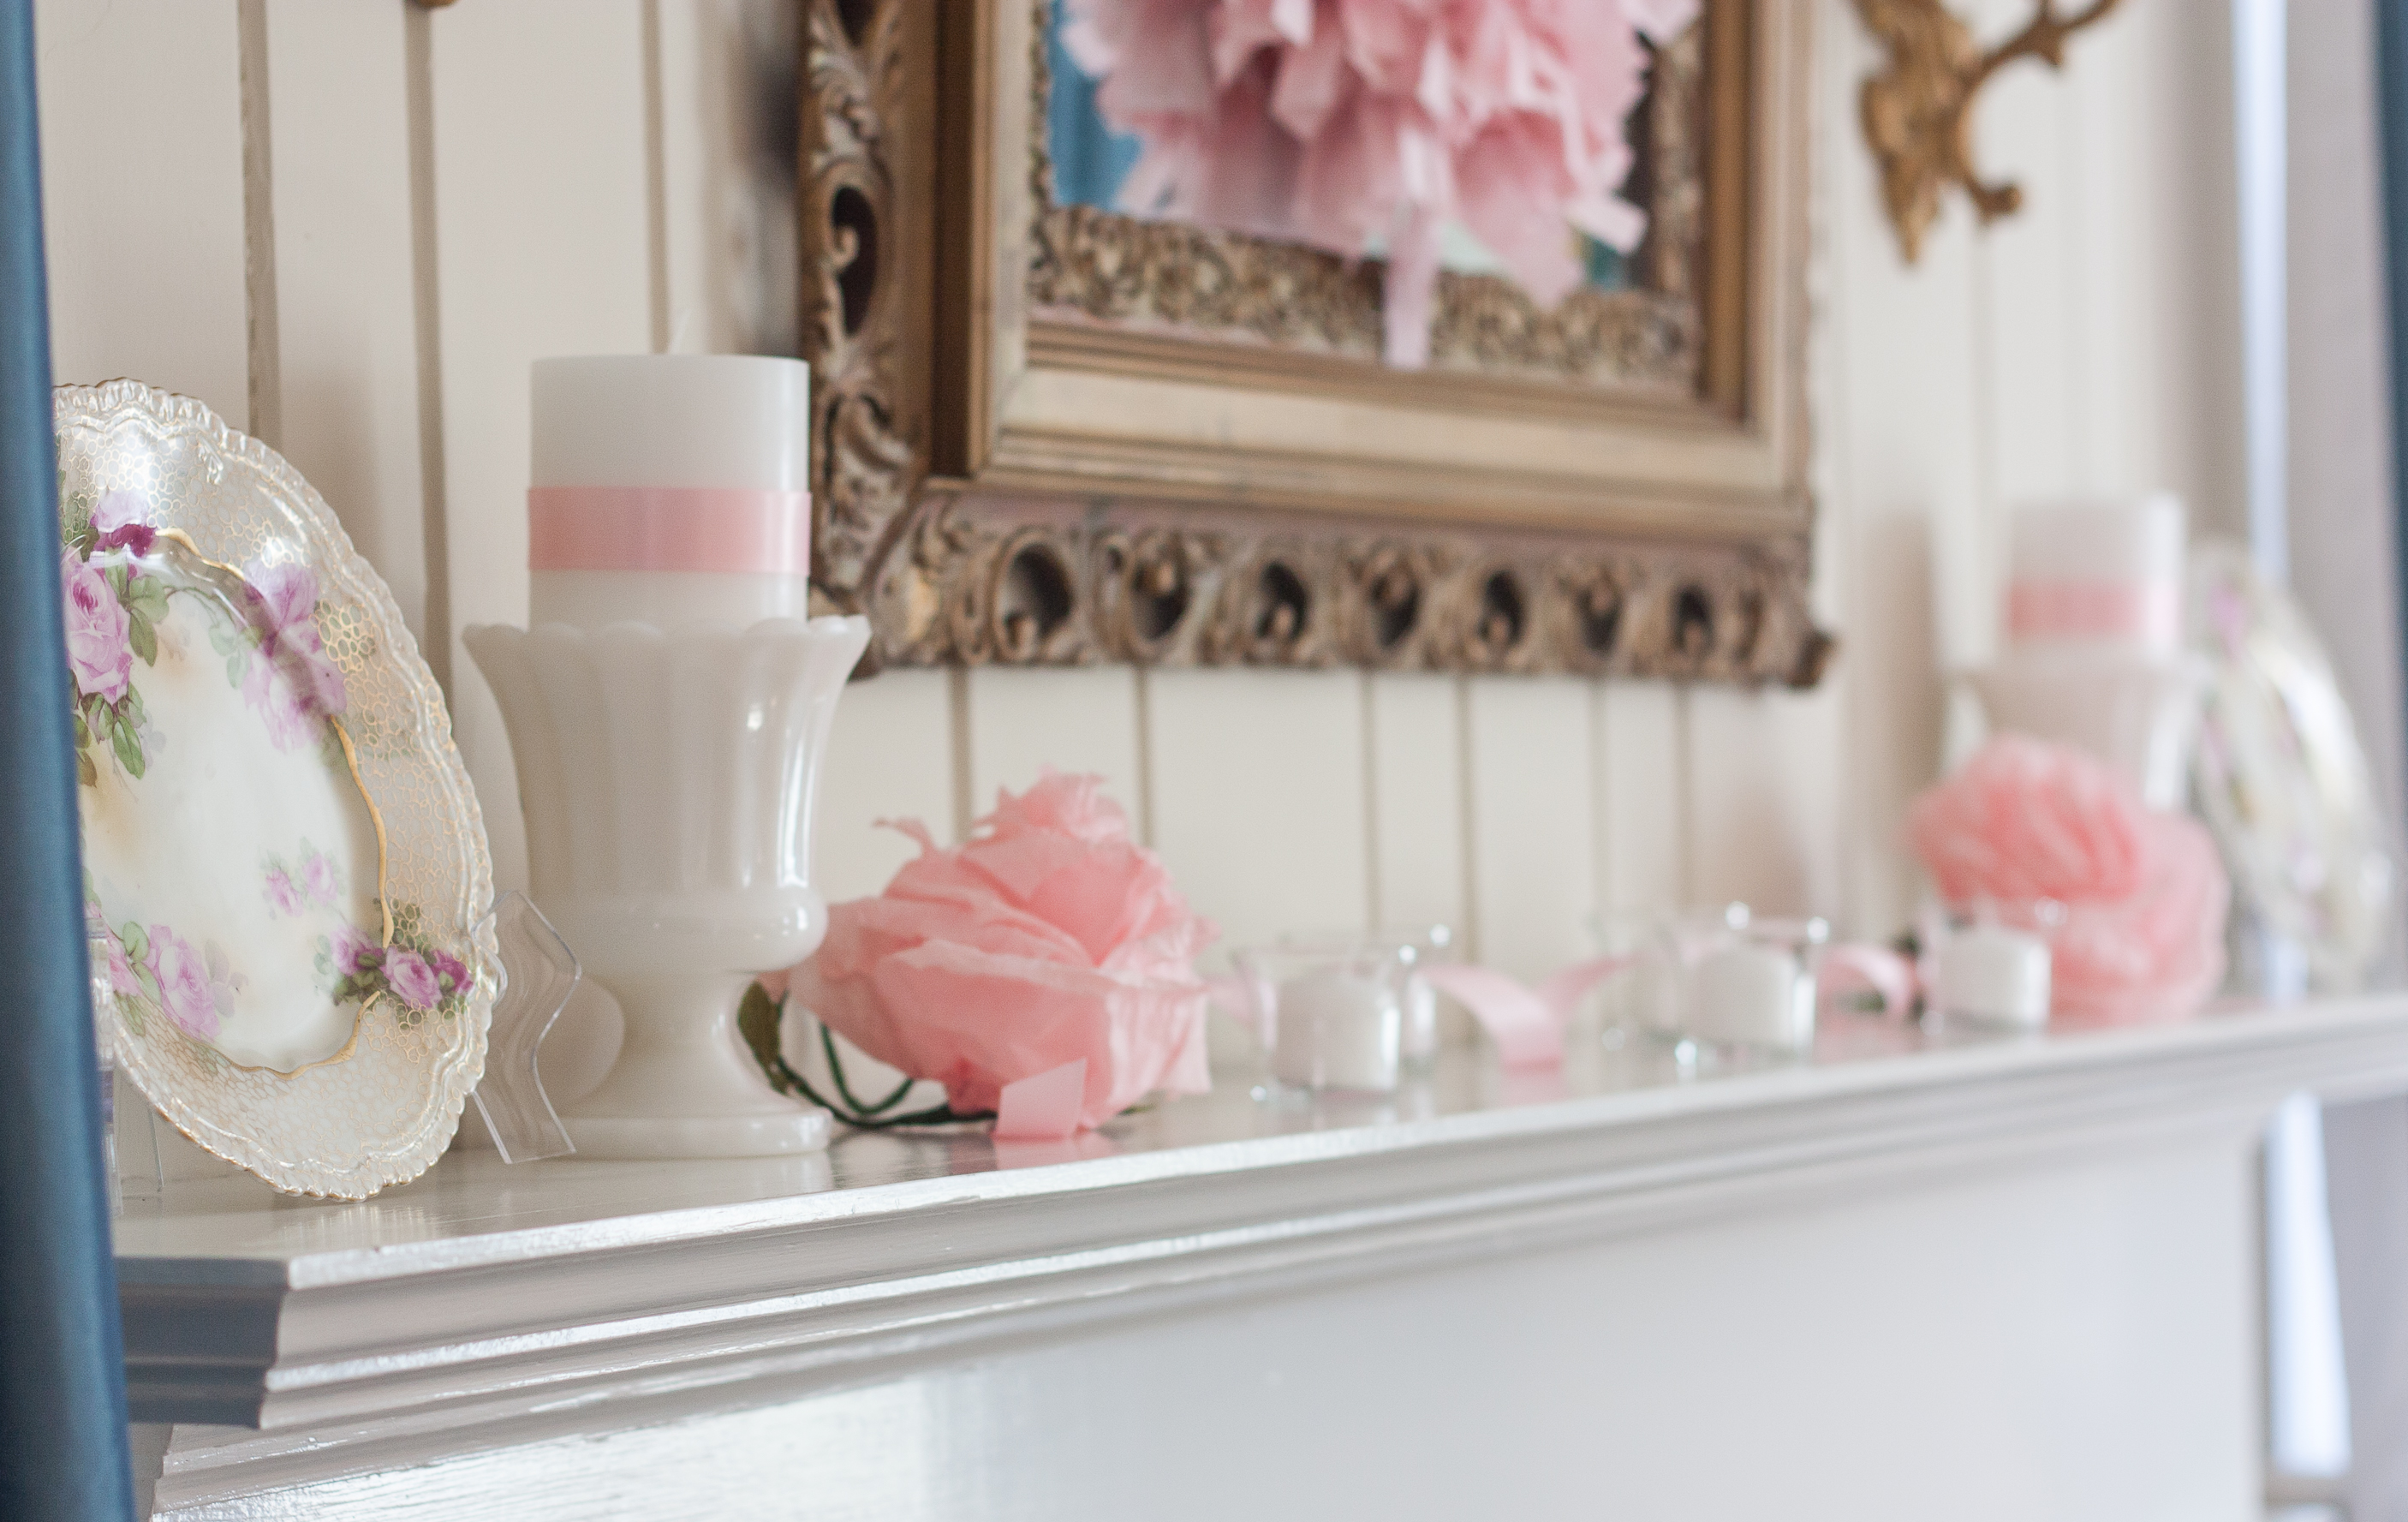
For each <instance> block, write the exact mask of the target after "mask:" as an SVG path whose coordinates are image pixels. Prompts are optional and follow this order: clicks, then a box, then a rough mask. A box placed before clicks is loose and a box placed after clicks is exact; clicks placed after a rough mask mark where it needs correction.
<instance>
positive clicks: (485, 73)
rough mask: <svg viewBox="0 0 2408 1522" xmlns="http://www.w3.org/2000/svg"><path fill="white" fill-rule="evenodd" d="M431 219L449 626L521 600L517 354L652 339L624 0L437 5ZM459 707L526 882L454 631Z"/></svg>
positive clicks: (499, 749) (504, 787) (485, 792)
mask: <svg viewBox="0 0 2408 1522" xmlns="http://www.w3.org/2000/svg"><path fill="white" fill-rule="evenodd" d="M428 24H429V27H430V31H431V52H432V57H431V67H432V72H433V105H434V148H433V151H434V170H435V189H436V223H437V225H436V238H437V266H438V283H439V286H440V292H441V306H442V321H441V327H442V334H441V338H442V353H443V358H442V364H443V428H444V438H445V450H446V459H445V467H446V481H445V493H444V497H445V518H446V525H447V529H448V533H449V544H448V558H449V561H450V566H449V574H450V580H451V586H450V595H451V611H452V621H453V625H454V632H455V634H456V630H457V628H458V627H461V626H465V625H471V624H481V623H519V622H523V620H524V618H525V617H526V610H527V602H526V598H527V578H526V509H525V502H526V485H527V366H528V365H529V364H530V363H531V362H532V361H534V360H536V359H538V358H540V357H543V356H545V355H550V354H579V353H638V352H643V351H644V350H646V349H647V348H648V347H649V346H650V339H651V316H650V313H651V294H652V286H651V274H650V270H649V269H648V267H647V259H646V251H647V250H648V248H649V247H650V239H649V236H648V226H649V199H648V195H649V193H648V190H647V186H646V178H645V164H646V147H645V142H644V114H645V113H644V66H643V59H644V36H643V27H642V17H641V12H640V8H639V7H638V3H637V0H513V3H511V4H509V5H501V6H473V5H472V6H455V7H449V8H447V9H444V10H442V11H439V12H436V13H434V14H433V15H432V16H431V17H430V19H429V23H428ZM452 725H453V729H454V732H455V733H456V734H457V735H458V737H459V740H460V750H461V754H462V755H463V756H464V757H466V760H467V763H468V769H469V773H470V775H471V776H472V777H473V778H474V779H475V781H476V783H477V793H478V797H479V798H480V800H481V801H482V803H483V804H484V809H485V822H486V826H487V827H488V829H489V830H490V831H491V833H492V835H493V838H494V866H495V879H496V881H497V883H499V885H501V886H505V887H508V886H511V885H515V884H518V883H523V882H524V881H525V873H526V868H525V847H524V842H523V838H522V835H521V826H520V823H519V811H518V790H517V785H516V782H515V780H514V779H513V777H512V776H511V773H510V768H509V742H508V739H507V737H506V735H505V734H504V732H503V729H502V724H501V714H500V711H498V710H497V709H496V708H495V705H494V700H493V696H492V694H491V693H490V692H489V691H488V690H487V688H486V686H485V683H484V679H483V678H482V677H481V676H480V675H479V674H478V673H477V671H476V668H475V665H474V663H473V662H471V661H470V660H468V659H467V656H466V653H465V652H463V651H459V650H458V649H456V647H455V649H454V652H453V659H452Z"/></svg>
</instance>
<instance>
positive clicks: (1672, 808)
mask: <svg viewBox="0 0 2408 1522" xmlns="http://www.w3.org/2000/svg"><path fill="white" fill-rule="evenodd" d="M1592 696H1593V699H1594V725H1595V731H1596V733H1595V737H1594V739H1592V740H1591V745H1592V747H1593V754H1595V756H1596V758H1597V805H1596V822H1597V861H1598V869H1597V900H1598V907H1599V908H1600V909H1602V910H1604V911H1606V912H1610V913H1613V914H1615V915H1618V916H1630V915H1642V916H1643V915H1655V914H1661V913H1663V912H1667V911H1670V910H1678V909H1684V908H1687V907H1690V906H1691V905H1693V904H1695V903H1697V902H1698V901H1699V900H1698V898H1697V897H1696V896H1695V894H1694V893H1693V892H1692V891H1691V888H1690V885H1689V860H1688V850H1689V846H1688V823H1689V799H1688V791H1689V778H1688V774H1687V768H1686V767H1685V765H1684V760H1683V755H1682V752H1683V749H1684V737H1683V720H1682V713H1681V709H1682V696H1683V695H1682V693H1681V690H1680V689H1679V688H1677V687H1674V686H1672V685H1671V684H1670V683H1669V682H1599V683H1598V684H1597V686H1596V687H1595V688H1594V689H1593V690H1592Z"/></svg>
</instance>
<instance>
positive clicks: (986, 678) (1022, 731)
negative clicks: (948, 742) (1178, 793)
mask: <svg viewBox="0 0 2408 1522" xmlns="http://www.w3.org/2000/svg"><path fill="white" fill-rule="evenodd" d="M1137 683H1138V676H1137V673H1136V671H1134V670H1133V669H1131V668H1128V667H1125V666H1100V667H1080V668H1069V669H1063V670H1009V669H1004V668H996V667H986V668H980V669H978V670H974V671H971V672H969V673H968V704H967V705H966V714H967V728H968V736H967V739H968V745H967V747H966V750H967V753H968V772H969V774H968V804H969V811H970V815H971V817H972V818H976V817H977V816H978V815H980V814H982V813H984V812H986V811H988V810H989V809H992V808H994V807H995V795H996V789H998V788H1010V789H1011V791H1013V792H1015V793H1017V792H1020V791H1021V790H1023V789H1024V788H1025V787H1027V786H1028V784H1029V783H1033V782H1035V781H1036V780H1037V775H1038V773H1039V770H1040V769H1042V768H1046V767H1052V768H1054V770H1056V771H1070V772H1082V771H1083V772H1094V773H1096V774H1097V775H1098V776H1100V777H1102V778H1103V779H1104V787H1105V790H1106V791H1107V792H1108V793H1110V794H1111V797H1112V800H1113V801H1114V802H1116V803H1118V804H1119V805H1120V806H1121V808H1122V809H1124V810H1125V811H1127V813H1128V816H1129V827H1130V829H1131V831H1132V832H1137V831H1139V830H1140V829H1141V828H1142V815H1143V796H1142V792H1141V787H1142V779H1141V777H1140V772H1139V769H1138V767H1139V761H1138V732H1137V726H1138V712H1137V710H1138V704H1137ZM965 824H967V821H966V822H965Z"/></svg>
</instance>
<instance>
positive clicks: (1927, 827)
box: [1908, 735, 2230, 1021]
mask: <svg viewBox="0 0 2408 1522" xmlns="http://www.w3.org/2000/svg"><path fill="white" fill-rule="evenodd" d="M1908 827H1909V830H1910V832H1911V833H1912V835H1913V836H1914V848H1915V853H1916V854H1918V855H1919V856H1921V857H1922V858H1923V864H1924V866H1925V868H1926V869H1928V870H1929V871H1930V873H1931V877H1932V881H1933V883H1935V884H1936V885H1937V886H1938V888H1939V890H1940V895H1941V897H1942V898H1944V899H1946V900H1948V901H1949V902H1950V903H1952V904H1957V905H1973V904H1980V903H1985V902H1986V903H1988V904H1991V905H1993V906H1995V908H1996V910H1997V912H1998V913H1999V916H2000V918H2001V919H2002V920H2004V921H2005V922H2007V923H2009V924H2014V925H2019V926H2023V927H2025V928H2027V929H2031V930H2035V931H2037V932H2039V933H2041V934H2042V935H2045V936H2046V937H2047V938H2048V940H2049V942H2050V950H2051V952H2052V953H2053V955H2054V957H2055V966H2054V968H2053V969H2052V973H2051V985H2052V987H2053V989H2054V997H2053V1006H2054V1011H2055V1012H2056V1013H2058V1014H2061V1015H2066V1016H2070V1017H2071V1018H2074V1019H2081V1020H2095V1021H2134V1020H2147V1019H2157V1018H2171V1017H2175V1016H2179V1015H2183V1014H2186V1013H2188V1012H2191V1011H2192V1010H2195V1009H2197V1008H2198V1007H2199V1005H2200V1003H2201V1002H2202V1001H2203V1000H2205V999H2206V998H2207V997H2208V996H2209V995H2210V994H2211V993H2213V992H2214V990H2215V987H2216V985H2217V984H2219V983H2220V982H2221V981H2222V980H2223V977H2224V917H2225V913H2226V910H2227V907H2228V905H2229V900H2230V887H2229V883H2228V882H2227V881H2226V878H2225V875H2224V866H2223V863H2222V861H2221V860H2220V859H2219V858H2218V857H2217V855H2216V852H2215V844H2214V840H2211V839H2210V838H2209V836H2208V833H2207V831H2206V830H2205V829H2204V828H2203V827H2202V826H2200V824H2199V822H2198V821H2197V820H2194V819H2191V818H2188V817H2186V816H2185V815H2181V814H2171V813H2161V812H2157V811H2152V810H2150V809H2149V808H2148V807H2147V806H2146V805H2145V804H2143V802H2142V801H2141V797H2140V795H2139V794H2138V793H2136V792H2135V791H2133V789H2132V787H2131V784H2130V783H2127V782H2126V781H2125V780H2124V779H2123V778H2122V777H2121V776H2120V775H2119V774H2117V773H2116V772H2115V771H2114V769H2113V768H2110V767H2108V766H2107V765H2106V764H2105V763H2103V762H2101V761H2099V760H2097V759H2095V758H2093V757H2091V756H2090V755H2088V754H2085V753H2083V752H2081V751H2077V750H2073V749H2071V748H2070V747H2068V746H2063V745H2054V744H2050V743H2047V742H2045V741H2042V740H2037V739H2028V738H2027V737H2025V736H2021V735H2001V736H2000V737H1998V738H1997V739H1993V740H1991V741H1990V742H1989V743H1988V744H1987V745H1985V746H1984V747H1983V748H1982V750H1981V752H1980V753H1979V754H1976V755H1975V756H1974V757H1973V758H1972V760H1971V761H1969V762H1967V763H1966V764H1965V766H1964V767H1963V768H1961V769H1959V770H1958V771H1957V774H1956V775H1955V776H1954V777H1951V778H1949V779H1948V780H1947V781H1946V782H1944V783H1940V784H1939V785H1938V786H1936V787H1933V788H1931V789H1929V790H1928V791H1927V792H1926V793H1925V794H1924V795H1923V796H1922V797H1919V798H1917V799H1916V800H1915V803H1914V810H1913V811H1912V812H1911V813H1910V815H1909V819H1908ZM2044 900H2045V901H2054V902H2055V903H2057V904H2058V905H2061V906H2062V907H2063V911H2064V919H2063V922H2062V923H2061V924H2057V925H2054V926H2052V925H2050V924H2048V923H2046V919H2047V918H2049V917H2051V916H2045V915H2044V914H2043V912H2042V909H2043V905H2042V901H2044Z"/></svg>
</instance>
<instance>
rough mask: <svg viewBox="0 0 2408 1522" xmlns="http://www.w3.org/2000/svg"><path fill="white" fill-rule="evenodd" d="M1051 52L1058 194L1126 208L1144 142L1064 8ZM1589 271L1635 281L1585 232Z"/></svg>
mask: <svg viewBox="0 0 2408 1522" xmlns="http://www.w3.org/2000/svg"><path fill="white" fill-rule="evenodd" d="M1047 54H1048V56H1049V58H1050V59H1051V60H1052V67H1053V71H1054V92H1053V96H1052V98H1051V99H1050V100H1048V101H1047V102H1046V109H1045V139H1046V146H1047V148H1048V150H1049V151H1051V152H1052V154H1053V156H1054V199H1055V200H1056V201H1057V202H1059V203H1060V204H1062V205H1064V206H1091V207H1096V208H1099V209H1101V210H1105V211H1116V210H1119V209H1121V207H1120V205H1119V199H1118V198H1119V195H1120V189H1121V181H1123V180H1125V179H1127V178H1128V173H1129V170H1130V169H1131V168H1133V167H1135V165H1136V164H1137V161H1138V154H1139V153H1140V151H1141V150H1142V147H1143V145H1142V144H1140V142H1139V141H1138V139H1137V137H1136V136H1135V135H1133V134H1130V133H1121V132H1114V131H1112V130H1111V128H1110V127H1108V126H1106V125H1104V119H1103V116H1102V115H1101V113H1099V112H1098V111H1097V108H1096V81H1095V80H1094V79H1090V78H1088V77H1087V75H1086V74H1085V73H1083V72H1082V71H1081V69H1080V67H1079V65H1078V64H1077V62H1076V61H1075V60H1073V59H1072V58H1071V57H1070V50H1068V48H1065V47H1063V46H1062V27H1061V22H1060V19H1059V12H1058V10H1057V12H1056V19H1055V22H1054V30H1053V35H1052V36H1050V37H1049V38H1048V39H1047ZM1575 236H1577V237H1579V238H1580V243H1581V255H1582V259H1583V261H1584V265H1585V267H1586V269H1587V271H1588V283H1589V284H1590V285H1591V286H1592V287H1594V288H1595V289H1597V290H1600V291H1619V290H1622V289H1624V288H1625V287H1627V286H1628V285H1629V284H1630V278H1629V273H1628V268H1627V261H1626V260H1625V259H1624V257H1623V256H1622V255H1621V254H1619V253H1616V252H1614V251H1613V250H1612V249H1610V248H1607V247H1606V246H1605V245H1604V244H1602V243H1599V242H1598V241H1597V240H1596V239H1595V238H1592V237H1587V236H1586V235H1584V234H1581V235H1575Z"/></svg>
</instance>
